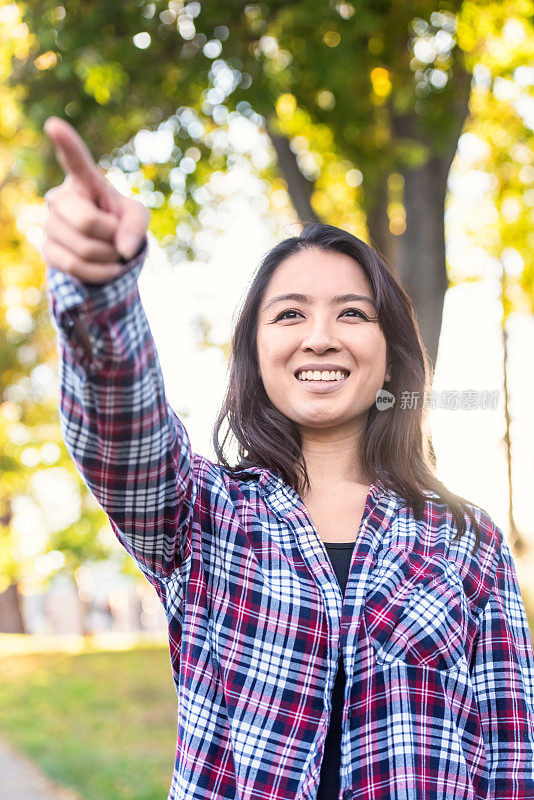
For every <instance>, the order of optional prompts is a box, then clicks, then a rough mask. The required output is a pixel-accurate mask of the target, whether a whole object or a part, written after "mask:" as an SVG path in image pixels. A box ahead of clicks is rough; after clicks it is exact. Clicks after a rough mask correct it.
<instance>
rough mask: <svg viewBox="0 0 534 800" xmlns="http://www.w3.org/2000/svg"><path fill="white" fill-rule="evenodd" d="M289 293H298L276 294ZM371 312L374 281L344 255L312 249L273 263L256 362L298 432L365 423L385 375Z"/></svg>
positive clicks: (384, 360) (383, 356)
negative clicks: (341, 374) (273, 269)
mask: <svg viewBox="0 0 534 800" xmlns="http://www.w3.org/2000/svg"><path fill="white" fill-rule="evenodd" d="M288 294H291V295H300V296H299V297H295V296H293V297H290V298H286V299H281V298H280V295H288ZM348 295H356V297H348ZM375 316H376V309H375V307H374V304H373V295H372V290H371V285H370V283H369V281H368V279H367V277H366V275H365V273H364V271H363V269H362V267H361V266H360V265H359V264H358V263H357V262H356V261H354V260H353V259H352V258H350V257H349V256H346V255H343V254H341V253H333V252H330V251H328V252H325V251H322V250H318V249H317V248H310V249H308V250H305V251H302V252H300V253H295V254H294V255H292V256H289V257H288V258H287V259H286V260H285V261H283V262H282V263H281V264H280V265H279V266H278V267H277V268H276V270H275V272H274V273H273V275H272V276H271V279H270V281H269V283H268V285H267V288H266V290H265V295H264V297H263V300H262V303H261V305H260V309H259V312H258V330H257V343H258V344H257V346H258V363H259V369H260V375H261V378H262V380H263V385H264V387H265V391H266V393H267V395H268V397H269V399H270V400H271V402H272V404H273V405H274V406H275V407H276V408H277V409H278V410H279V411H281V412H282V413H283V414H285V416H286V417H288V418H289V419H291V420H293V421H294V422H295V423H296V424H297V425H298V426H299V428H300V429H301V430H302V429H306V428H329V427H339V426H343V428H344V429H346V428H348V429H352V427H354V428H355V429H357V430H359V429H361V427H362V425H363V424H365V420H366V418H367V412H368V410H369V408H371V406H372V405H373V403H374V402H375V397H376V392H377V391H378V390H379V389H381V388H382V387H383V385H384V381H385V380H389V378H390V374H389V372H388V365H387V344H386V339H385V336H384V334H383V332H382V330H381V328H380V326H379V324H378V322H374V321H372V320H373V319H374V318H375ZM302 370H304V371H305V374H304V375H303V374H302V372H301V371H302ZM337 370H342V371H343V377H342V378H341V380H339V374H337V375H332V374H331V372H336V371H337ZM314 373H315V374H314ZM303 377H305V378H306V380H302V378H303ZM319 377H320V378H321V380H318V378H319ZM310 378H312V380H310ZM323 378H328V380H323ZM332 378H336V379H334V380H332Z"/></svg>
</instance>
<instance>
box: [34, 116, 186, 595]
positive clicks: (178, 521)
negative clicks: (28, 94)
mask: <svg viewBox="0 0 534 800" xmlns="http://www.w3.org/2000/svg"><path fill="white" fill-rule="evenodd" d="M46 132H47V134H48V135H49V136H50V138H51V139H52V141H53V142H54V145H55V148H56V152H57V155H58V158H59V161H60V163H61V164H62V166H63V168H64V170H65V172H66V178H65V181H64V182H63V184H61V186H58V187H56V188H54V189H52V190H51V191H50V192H48V193H47V195H46V200H47V206H48V211H49V213H48V219H47V223H46V228H45V245H44V256H45V260H46V262H47V266H48V270H47V289H48V295H49V302H50V308H51V313H52V319H53V322H54V326H55V328H56V331H57V333H58V350H59V355H60V385H61V396H60V421H61V427H62V432H63V437H64V439H65V443H66V446H67V448H68V450H69V453H70V455H71V457H72V459H73V461H74V462H75V464H76V466H77V467H78V469H79V470H80V472H81V474H82V476H83V478H84V480H85V482H86V484H87V486H88V487H89V489H90V490H91V491H92V492H93V494H94V495H95V497H96V498H97V500H98V501H99V503H100V505H101V506H102V508H103V509H104V511H105V512H106V513H107V515H108V517H109V519H110V522H111V525H112V527H113V530H114V531H115V533H116V535H117V537H118V539H119V540H120V541H121V543H122V544H123V545H124V546H125V547H126V549H127V550H128V552H130V553H131V554H132V556H133V557H134V558H135V559H136V561H137V562H138V564H139V566H140V567H141V569H142V570H143V572H144V573H145V574H146V575H147V577H148V578H149V580H151V582H152V583H153V584H154V585H155V586H156V589H157V590H158V592H159V593H160V596H161V593H162V592H163V584H162V580H161V579H162V578H165V577H167V576H168V575H169V574H170V573H171V572H172V571H173V570H175V569H176V568H177V567H179V566H180V564H181V561H182V559H183V556H184V554H185V545H186V541H187V535H188V531H189V528H190V522H191V512H192V506H193V503H194V497H195V492H196V487H195V482H194V477H193V467H192V462H193V455H192V453H191V448H190V443H189V438H188V436H187V432H186V430H185V428H184V426H183V424H182V422H181V421H180V420H179V419H178V417H177V416H176V414H175V413H174V411H173V410H172V409H171V407H170V406H169V404H168V402H167V400H166V398H165V389H164V382H163V376H162V373H161V368H160V364H159V360H158V355H157V352H156V348H155V344H154V340H153V338H152V334H151V331H150V327H149V325H148V322H147V319H146V315H145V312H144V309H143V306H142V304H141V300H140V297H139V292H138V287H137V278H138V276H139V273H140V271H141V268H142V265H143V261H144V257H145V253H146V229H147V221H148V215H147V212H146V210H145V208H144V207H143V206H142V205H141V204H140V203H138V202H137V201H135V200H132V199H130V198H126V197H123V196H122V195H121V194H120V193H119V192H117V191H116V190H115V189H114V188H113V187H112V186H111V184H109V183H108V181H107V180H106V179H105V177H104V175H103V174H102V173H101V171H100V170H99V169H98V167H97V166H96V164H95V163H94V162H93V160H92V158H91V156H90V154H89V151H88V150H87V148H86V146H85V144H84V143H83V141H82V140H81V139H80V137H79V136H78V134H77V133H76V131H74V129H73V128H71V126H70V125H68V123H65V122H63V121H62V120H59V119H57V118H52V119H51V120H49V121H48V123H47V126H46ZM136 251H138V252H137V255H135V254H136ZM121 255H122V259H121ZM127 259H129V260H127ZM121 260H122V261H123V262H126V263H123V264H121V263H119V262H120V261H121ZM162 599H164V598H163V597H162Z"/></svg>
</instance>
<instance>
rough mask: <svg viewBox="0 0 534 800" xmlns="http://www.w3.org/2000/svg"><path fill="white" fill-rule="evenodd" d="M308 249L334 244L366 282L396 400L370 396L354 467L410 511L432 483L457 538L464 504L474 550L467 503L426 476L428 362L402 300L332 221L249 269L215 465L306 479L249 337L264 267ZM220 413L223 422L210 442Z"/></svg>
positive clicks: (296, 438) (295, 434) (296, 485)
mask: <svg viewBox="0 0 534 800" xmlns="http://www.w3.org/2000/svg"><path fill="white" fill-rule="evenodd" d="M308 248H316V249H320V250H324V251H332V252H336V253H343V254H344V255H347V256H350V257H351V258H353V259H354V260H355V261H356V262H357V263H358V264H360V266H361V267H362V269H363V270H364V272H365V274H366V276H367V278H368V280H369V282H370V284H371V287H372V289H373V293H374V299H375V302H376V306H377V321H378V323H379V325H380V326H381V328H382V331H383V332H384V336H385V338H386V341H387V345H388V356H389V361H390V363H391V369H390V375H391V379H390V380H389V381H388V382H387V383H386V385H385V388H387V390H388V391H389V392H391V393H392V394H393V395H394V396H395V398H396V400H397V402H395V403H394V405H393V406H392V407H390V408H388V409H387V410H386V411H379V410H378V409H377V407H376V404H373V405H372V406H371V408H370V409H369V412H368V417H367V423H366V427H365V429H364V431H363V434H362V438H361V440H360V444H361V448H362V450H361V454H360V457H361V464H362V468H363V470H364V473H365V474H367V475H369V476H370V477H371V479H372V481H373V482H377V481H381V482H382V484H383V485H384V486H386V487H388V488H390V489H392V490H393V491H395V492H397V494H399V495H400V496H401V497H402V498H403V499H404V500H406V502H407V503H409V505H410V506H411V508H412V509H413V512H414V516H415V518H416V519H421V518H422V516H423V512H424V508H425V502H426V499H427V498H425V495H424V494H423V492H424V491H431V492H434V493H435V494H436V495H437V496H438V497H439V499H441V500H442V501H443V502H444V503H445V504H447V505H448V506H449V508H450V510H451V512H452V514H453V516H454V519H455V521H456V525H457V534H456V537H457V538H459V537H460V536H462V535H463V534H464V533H465V532H466V530H467V526H466V520H465V516H464V515H465V514H466V513H467V515H468V516H469V518H470V520H471V523H472V525H473V527H474V530H475V535H476V538H475V550H476V548H478V547H479V545H480V530H479V527H478V525H477V522H476V519H475V517H474V514H473V512H472V510H471V508H469V506H468V504H467V501H466V500H465V499H464V498H463V497H460V496H459V495H456V494H453V493H452V492H450V491H449V490H448V489H447V488H446V487H445V486H444V485H443V483H442V482H441V481H440V480H438V478H437V477H436V475H435V467H434V459H433V454H432V447H431V439H430V432H429V426H428V415H427V412H426V409H425V407H424V403H423V402H422V400H423V399H424V397H425V396H426V395H425V392H428V391H429V387H430V385H431V368H430V364H429V361H428V358H427V356H426V353H425V350H424V347H423V345H422V342H421V337H420V334H419V329H418V326H417V322H416V319H415V313H414V309H413V305H412V302H411V300H410V298H409V297H408V295H407V294H406V292H405V291H404V289H403V288H402V287H401V286H400V284H399V283H398V282H397V280H396V278H395V277H394V275H393V274H392V272H391V271H390V269H389V268H388V267H387V266H386V264H385V263H384V261H383V260H382V258H381V257H380V255H379V254H378V253H377V252H376V250H374V249H373V248H372V247H370V246H369V245H368V244H366V243H365V242H364V241H362V240H361V239H358V238H357V237H356V236H353V235H352V234H350V233H348V232H347V231H344V230H341V229H340V228H336V227H334V226H333V225H323V224H313V225H308V226H306V227H304V228H303V230H302V231H301V233H300V235H299V236H293V237H291V238H289V239H284V240H283V241H282V242H279V243H278V244H277V245H276V246H275V247H273V248H272V250H270V251H269V253H267V255H266V256H265V258H264V259H263V261H262V263H261V264H260V266H259V268H258V269H257V271H256V273H255V274H254V276H253V278H252V281H251V284H250V286H249V289H248V292H247V294H246V297H245V300H244V302H243V304H242V307H241V310H240V312H239V316H238V319H237V322H236V325H235V328H234V332H233V336H232V340H231V346H230V365H229V379H228V386H227V390H226V394H225V397H224V400H223V403H222V406H221V409H220V411H219V414H218V416H217V419H216V422H215V425H214V428H213V438H212V441H213V446H214V449H215V453H216V455H217V458H218V459H219V464H220V465H221V466H223V467H224V468H226V469H228V470H230V471H231V472H233V471H237V470H243V469H247V468H251V467H254V466H255V467H266V468H267V469H269V470H271V471H273V472H277V473H278V474H279V475H280V476H281V477H282V479H283V480H284V481H285V482H286V483H287V484H288V485H289V486H291V487H292V488H293V489H294V490H295V491H296V492H297V493H298V494H302V493H303V492H304V491H305V490H307V489H309V488H310V481H309V477H308V473H307V471H306V464H305V463H304V460H303V458H302V440H301V436H300V433H299V431H298V428H297V426H296V424H295V423H294V422H293V421H292V420H291V419H289V418H288V417H286V416H285V415H284V414H282V412H281V411H279V410H278V409H277V408H276V407H275V406H273V404H272V403H271V401H270V400H269V397H268V396H267V393H266V392H265V388H264V386H263V382H262V380H261V377H260V376H259V372H258V358H257V339H256V332H257V323H258V311H259V308H260V305H261V302H262V300H263V297H264V293H265V289H266V287H267V284H268V282H269V280H270V278H271V276H272V275H273V273H274V271H275V270H276V268H277V267H278V266H279V265H280V264H281V263H282V262H283V261H284V260H285V259H286V258H288V257H289V256H291V255H293V254H294V253H298V252H302V251H303V250H306V249H308ZM401 392H407V393H408V394H406V395H404V397H407V398H417V402H415V403H413V405H412V404H411V403H407V404H406V403H404V404H403V403H401V402H399V398H400V397H401ZM412 392H413V393H415V394H413V395H412ZM225 421H226V423H227V426H228V428H227V431H226V434H225V436H224V438H223V440H222V442H220V441H219V437H220V432H221V428H222V425H223V423H224V422H225ZM230 434H233V436H234V437H235V439H236V440H237V445H238V458H239V461H238V463H237V464H235V465H233V466H232V465H231V464H230V463H229V461H228V460H227V456H226V453H225V448H226V446H227V442H228V437H229V435H230Z"/></svg>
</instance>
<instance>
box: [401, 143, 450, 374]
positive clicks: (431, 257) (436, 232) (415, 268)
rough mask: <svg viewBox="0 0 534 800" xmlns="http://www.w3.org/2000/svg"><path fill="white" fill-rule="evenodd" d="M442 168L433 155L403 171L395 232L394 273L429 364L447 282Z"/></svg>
mask: <svg viewBox="0 0 534 800" xmlns="http://www.w3.org/2000/svg"><path fill="white" fill-rule="evenodd" d="M443 173H444V170H443V159H441V158H437V157H434V158H431V159H430V160H429V161H428V162H427V163H426V164H425V165H424V166H423V167H421V168H419V169H416V170H415V169H412V170H406V171H405V172H404V173H403V176H404V207H405V210H406V230H405V232H404V233H403V234H402V235H401V236H399V237H398V240H399V254H398V270H399V276H400V279H401V282H402V284H403V286H404V288H405V289H406V291H407V292H408V293H409V295H410V296H411V298H412V300H413V302H414V305H415V309H416V312H417V321H418V323H419V329H420V331H421V338H422V340H423V343H424V345H425V348H426V351H427V353H428V356H429V357H430V360H431V361H432V364H433V365H435V363H436V359H437V354H438V344H439V336H440V332H441V318H442V314H443V301H444V298H445V292H446V290H447V284H448V280H447V268H446V262H445V219H444V217H445V191H446V181H447V178H446V175H445V176H444V175H443Z"/></svg>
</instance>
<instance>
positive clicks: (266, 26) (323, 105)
mask: <svg viewBox="0 0 534 800" xmlns="http://www.w3.org/2000/svg"><path fill="white" fill-rule="evenodd" d="M18 5H19V7H20V8H21V9H22V10H23V11H24V24H23V25H22V26H21V27H22V28H24V26H27V27H26V28H24V36H27V35H28V31H29V32H30V48H29V50H27V51H25V52H18V53H16V54H15V58H14V61H13V71H12V84H13V85H14V86H18V87H20V86H24V93H25V111H26V114H27V117H28V119H29V121H30V123H31V125H32V126H33V129H34V130H35V131H36V134H38V135H40V131H41V127H42V123H43V122H44V120H45V119H46V117H48V116H49V115H51V114H59V115H61V116H66V117H67V118H68V119H69V120H70V121H72V122H73V124H74V125H75V126H76V127H77V129H78V130H79V131H80V133H81V134H82V135H83V136H84V137H85V138H86V140H87V141H88V142H89V143H90V144H91V147H92V149H93V152H94V153H95V154H99V153H102V154H106V155H104V157H103V158H102V160H101V164H102V166H103V167H104V168H106V169H108V168H110V167H115V168H118V169H119V170H120V171H121V173H122V175H123V176H124V177H125V179H126V181H127V182H128V184H129V185H130V186H131V188H132V190H133V191H135V192H139V193H140V194H141V195H142V196H143V197H144V199H145V202H146V203H147V204H148V205H149V206H150V207H151V208H152V231H153V232H154V233H155V235H156V236H158V238H159V239H160V240H161V241H162V243H163V244H164V245H165V246H167V247H168V248H169V249H170V250H171V251H172V250H181V251H184V252H185V253H186V254H190V253H191V252H195V254H196V255H198V253H199V252H202V249H201V248H200V249H199V248H198V247H197V245H196V239H195V237H194V236H192V232H195V231H198V230H199V229H200V228H201V227H202V228H205V227H206V219H207V215H206V214H204V216H203V212H205V211H206V209H207V208H209V206H210V205H216V203H217V198H218V195H217V180H216V179H217V177H218V176H220V172H221V171H224V170H226V169H227V168H228V167H231V166H232V165H233V164H235V163H237V162H238V161H239V159H240V158H242V157H243V154H245V155H246V157H247V158H249V159H250V161H251V163H252V165H253V166H254V167H255V168H256V169H257V171H258V173H260V174H261V176H262V177H264V178H266V179H267V181H266V183H267V184H268V186H269V187H270V192H269V199H270V200H271V203H272V205H273V208H276V207H279V205H280V199H279V198H280V189H282V190H287V192H288V194H289V196H290V198H291V201H292V204H293V208H294V212H295V214H296V215H297V217H298V219H300V220H301V221H309V220H313V219H323V220H325V221H327V222H332V223H333V224H337V225H341V226H342V227H346V228H347V229H349V230H352V231H353V232H355V233H357V234H358V235H360V236H363V237H364V238H367V239H368V240H370V241H371V243H373V244H375V246H377V247H378V249H380V250H381V252H382V253H383V254H384V255H385V256H386V258H387V259H388V260H389V261H390V263H391V264H392V266H393V268H394V269H395V270H396V271H397V272H398V274H399V276H400V278H401V280H402V281H403V283H404V285H405V286H406V288H407V289H408V291H409V292H410V294H411V295H412V297H413V299H414V302H415V306H416V310H417V314H418V318H419V323H420V326H421V330H422V335H423V340H424V343H425V345H426V348H427V351H428V353H429V355H430V357H431V358H432V360H433V361H435V358H436V354H437V346H438V340H439V332H440V327H441V311H442V303H443V295H444V292H445V290H446V287H447V284H448V281H449V280H452V281H455V280H461V279H462V274H463V273H464V272H465V264H464V265H461V268H459V269H457V268H456V265H454V264H452V265H451V258H450V256H449V257H447V254H446V251H445V234H444V220H445V207H446V192H447V179H448V175H449V169H450V165H451V162H452V159H453V157H454V154H455V152H456V149H457V143H458V138H459V136H460V133H462V132H464V133H467V134H469V135H470V136H471V137H473V139H474V140H475V141H476V142H477V143H478V144H479V145H482V147H481V148H480V150H481V152H482V153H483V155H481V157H480V162H479V164H478V165H476V166H477V167H478V170H479V172H480V174H481V175H483V176H485V178H486V179H487V186H488V191H487V195H486V205H485V207H481V208H477V215H476V217H475V215H473V217H472V218H469V219H466V220H465V233H466V236H467V237H468V238H469V240H470V246H471V248H472V250H473V251H475V250H476V248H477V247H478V248H479V249H480V250H482V251H483V252H485V253H486V254H487V256H488V257H489V260H490V261H491V259H493V260H494V261H498V262H499V264H500V263H502V264H503V265H504V267H505V270H506V272H507V275H506V290H505V291H504V292H503V301H504V304H505V308H504V315H505V316H504V324H505V321H506V316H507V315H508V314H509V312H510V310H511V309H517V308H529V309H532V307H533V304H534V291H533V283H534V255H533V253H534V250H533V247H532V245H533V243H534V242H533V233H532V224H531V223H532V218H533V214H534V211H533V209H532V206H533V204H534V196H533V190H532V188H531V187H532V177H533V166H532V161H533V149H534V148H533V137H532V128H533V126H532V119H531V111H529V109H530V108H531V96H532V85H533V80H532V68H531V63H532V55H533V54H532V50H533V47H534V36H533V35H532V33H533V32H532V18H533V14H532V11H533V3H532V0H504V2H501V3H498V4H497V3H486V2H484V0H465V1H464V2H459V0H456V1H451V2H441V0H433V1H432V2H430V0H419V2H409V3H404V4H400V3H392V2H390V1H389V2H388V1H387V0H380V2H369V1H367V2H362V3H359V4H357V5H356V4H353V3H351V2H348V1H347V2H345V0H339V1H338V0H332V2H326V1H324V0H323V2H320V3H318V2H316V0H298V2H288V1H287V0H272V1H271V2H269V3H267V2H258V3H247V2H232V3H227V4H224V5H223V4H220V3H216V2H213V0H203V2H196V0H193V1H191V2H183V1H182V0H154V2H145V1H144V0H125V2H123V3H121V4H120V5H118V6H117V5H113V4H111V3H104V2H95V3H91V4H87V3H83V2H82V0H71V2H69V3H68V5H67V4H64V5H63V4H60V3H58V2H57V0H33V1H32V3H23V2H20V3H19V4H18ZM9 7H11V6H9ZM21 35H22V34H21ZM245 119H246V120H247V122H248V124H249V125H254V126H256V127H257V128H259V129H261V130H262V131H263V132H264V134H265V136H266V137H269V139H270V141H271V143H272V150H273V153H274V155H275V158H274V161H273V163H272V164H271V165H266V164H264V163H263V161H262V159H261V157H259V155H258V154H257V153H254V152H253V151H252V150H250V149H248V150H247V146H246V143H243V141H241V142H240V143H239V144H236V143H235V141H234V139H233V138H232V136H231V135H230V129H231V127H232V124H233V123H235V122H236V120H245ZM142 128H146V129H147V130H145V131H141V134H140V133H139V131H140V129H142ZM244 135H245V136H246V129H244ZM134 136H135V139H132V137H134ZM146 141H150V143H151V148H150V149H149V150H148V151H147V149H146V148H145V147H143V146H142V145H143V143H144V142H146ZM21 144H22V145H24V140H22V141H21ZM23 152H24V155H23V157H21V158H22V160H23V161H24V164H25V167H26V169H28V168H30V169H33V171H34V174H35V175H36V176H37V177H38V193H41V194H42V192H43V191H44V190H45V189H46V188H48V187H49V186H50V185H51V184H53V183H55V182H57V181H58V180H59V179H60V173H59V172H58V169H57V166H56V164H55V161H54V159H53V158H50V157H48V158H43V155H47V156H49V155H50V150H49V146H48V144H47V143H45V142H44V139H43V138H41V139H40V140H39V139H35V140H32V141H31V142H29V143H28V144H27V147H26V148H23ZM155 152H156V153H157V155H154V153H155ZM529 187H530V188H529ZM472 277H473V279H477V278H478V277H480V273H477V272H476V270H475V269H474V270H473V274H472ZM508 452H509V454H510V448H509V442H508Z"/></svg>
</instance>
